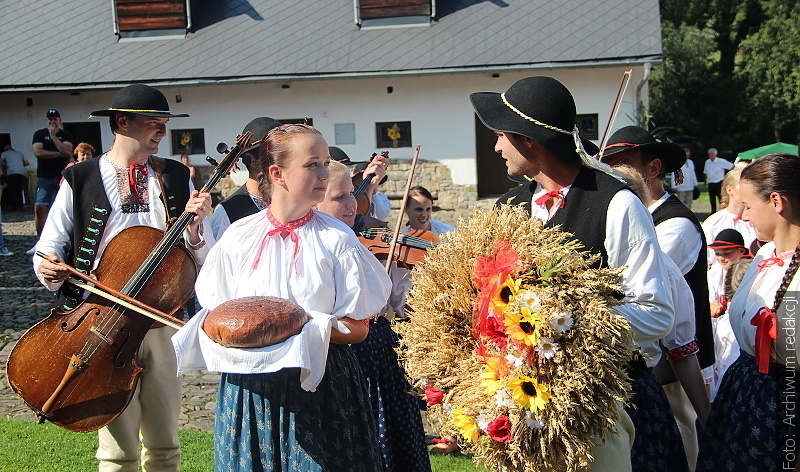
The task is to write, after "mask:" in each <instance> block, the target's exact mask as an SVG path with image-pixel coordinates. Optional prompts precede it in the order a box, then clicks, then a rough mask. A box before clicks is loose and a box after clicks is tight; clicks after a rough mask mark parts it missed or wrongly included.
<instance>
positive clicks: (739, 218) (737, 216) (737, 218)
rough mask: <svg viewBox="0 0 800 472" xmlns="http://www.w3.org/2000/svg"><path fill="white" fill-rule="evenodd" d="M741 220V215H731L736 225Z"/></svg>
mask: <svg viewBox="0 0 800 472" xmlns="http://www.w3.org/2000/svg"><path fill="white" fill-rule="evenodd" d="M741 220H742V215H733V222H734V223H738V222H739V221H741Z"/></svg>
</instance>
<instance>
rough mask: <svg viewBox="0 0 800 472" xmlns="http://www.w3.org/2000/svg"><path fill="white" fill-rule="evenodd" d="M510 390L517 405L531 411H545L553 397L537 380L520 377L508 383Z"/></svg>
mask: <svg viewBox="0 0 800 472" xmlns="http://www.w3.org/2000/svg"><path fill="white" fill-rule="evenodd" d="M508 388H509V390H511V395H513V396H514V400H516V402H517V405H519V406H521V407H523V408H527V409H528V410H530V411H536V410H543V409H544V407H545V406H546V405H547V402H548V401H550V397H551V396H552V395H551V394H550V392H549V391H548V390H547V386H546V385H544V384H540V383H539V382H537V381H536V379H533V378H530V377H527V376H525V375H520V376H518V377H514V378H512V379H511V380H509V381H508Z"/></svg>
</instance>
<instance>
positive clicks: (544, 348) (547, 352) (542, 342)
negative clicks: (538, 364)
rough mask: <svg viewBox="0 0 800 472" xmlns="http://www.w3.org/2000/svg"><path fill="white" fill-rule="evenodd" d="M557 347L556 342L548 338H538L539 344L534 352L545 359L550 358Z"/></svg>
mask: <svg viewBox="0 0 800 472" xmlns="http://www.w3.org/2000/svg"><path fill="white" fill-rule="evenodd" d="M558 349H559V348H558V344H556V343H555V342H554V341H553V340H552V339H550V338H539V345H538V346H536V352H537V353H538V354H539V355H540V356H542V357H544V358H545V359H552V358H553V356H555V355H556V352H558Z"/></svg>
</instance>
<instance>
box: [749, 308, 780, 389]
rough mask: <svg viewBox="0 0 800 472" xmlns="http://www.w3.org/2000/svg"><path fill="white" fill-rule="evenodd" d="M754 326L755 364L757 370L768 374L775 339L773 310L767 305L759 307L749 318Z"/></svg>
mask: <svg viewBox="0 0 800 472" xmlns="http://www.w3.org/2000/svg"><path fill="white" fill-rule="evenodd" d="M750 324H751V325H753V326H755V327H756V364H757V365H758V371H759V372H761V373H762V374H769V361H770V357H771V353H772V343H773V342H774V341H775V339H777V337H778V335H777V330H776V325H775V312H774V311H772V310H770V309H769V308H767V307H761V309H759V310H758V313H757V314H756V316H754V317H753V319H752V320H750Z"/></svg>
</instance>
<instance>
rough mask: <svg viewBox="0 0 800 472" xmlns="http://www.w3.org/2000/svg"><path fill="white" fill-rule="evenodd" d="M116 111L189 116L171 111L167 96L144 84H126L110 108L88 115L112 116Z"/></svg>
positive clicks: (160, 116)
mask: <svg viewBox="0 0 800 472" xmlns="http://www.w3.org/2000/svg"><path fill="white" fill-rule="evenodd" d="M117 113H133V114H134V115H142V116H149V117H155V118H185V117H188V116H189V115H187V114H186V113H179V114H176V113H171V112H170V111H169V102H167V97H165V96H164V94H163V93H161V92H160V91H159V90H157V89H154V88H153V87H151V86H149V85H145V84H133V85H128V86H127V87H125V88H123V89H122V90H120V91H119V92H117V94H116V95H115V96H114V100H113V101H112V102H111V107H110V108H107V109H105V110H96V111H93V112H92V113H91V114H89V117H90V118H91V117H93V116H112V115H115V114H117Z"/></svg>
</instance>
